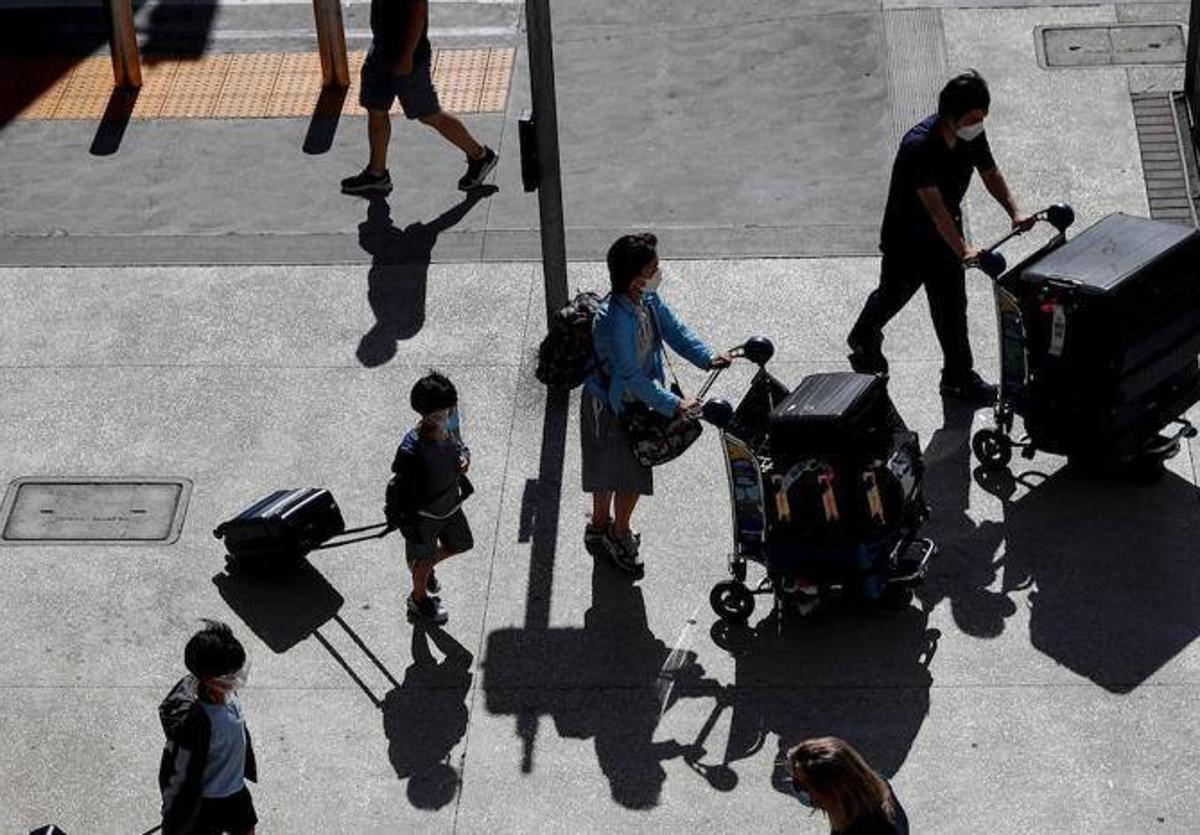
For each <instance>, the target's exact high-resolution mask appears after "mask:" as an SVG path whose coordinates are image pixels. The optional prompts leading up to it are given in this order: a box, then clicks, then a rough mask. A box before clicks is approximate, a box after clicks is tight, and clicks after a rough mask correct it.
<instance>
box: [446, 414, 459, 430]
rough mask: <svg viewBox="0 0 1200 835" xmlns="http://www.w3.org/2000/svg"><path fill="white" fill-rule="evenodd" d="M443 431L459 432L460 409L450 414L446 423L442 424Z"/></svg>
mask: <svg viewBox="0 0 1200 835" xmlns="http://www.w3.org/2000/svg"><path fill="white" fill-rule="evenodd" d="M442 429H444V430H445V431H447V432H457V431H458V409H455V410H454V411H452V412H451V413H450V415H449V416H448V417H447V418H446V420H445V422H443V423H442Z"/></svg>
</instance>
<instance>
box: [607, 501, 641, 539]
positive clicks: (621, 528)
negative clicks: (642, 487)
mask: <svg viewBox="0 0 1200 835" xmlns="http://www.w3.org/2000/svg"><path fill="white" fill-rule="evenodd" d="M640 498H641V494H639V493H617V495H616V498H615V499H614V501H613V504H614V505H615V510H616V514H615V516H616V518H615V519H614V520H613V534H614V535H616V536H624V535H625V534H627V533H629V520H630V518H631V517H632V516H633V509H634V508H635V507H637V503H638V499H640Z"/></svg>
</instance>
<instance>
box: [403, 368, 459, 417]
mask: <svg viewBox="0 0 1200 835" xmlns="http://www.w3.org/2000/svg"><path fill="white" fill-rule="evenodd" d="M408 402H409V403H410V404H411V405H412V407H413V411H414V412H416V413H417V414H419V415H421V416H422V417H424V416H425V415H428V414H431V413H433V412H436V411H438V410H439V409H449V408H452V407H454V406H456V405H458V391H457V390H456V389H455V388H454V383H452V382H450V379H449V378H448V377H447V376H446V375H445V374H442V373H440V372H437V371H433V370H430V372H429V373H428V374H426V375H425V376H424V377H422V378H421V379H419V380H417V382H416V383H414V384H413V387H412V392H411V393H410V394H409V396H408Z"/></svg>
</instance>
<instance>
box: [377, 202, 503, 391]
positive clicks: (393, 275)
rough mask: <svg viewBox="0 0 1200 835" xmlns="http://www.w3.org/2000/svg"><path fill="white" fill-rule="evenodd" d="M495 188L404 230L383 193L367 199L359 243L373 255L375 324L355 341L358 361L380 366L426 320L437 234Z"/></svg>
mask: <svg viewBox="0 0 1200 835" xmlns="http://www.w3.org/2000/svg"><path fill="white" fill-rule="evenodd" d="M497 191H499V189H497V188H496V187H495V186H482V187H480V188H477V189H473V190H472V191H469V192H467V194H466V195H465V196H464V197H463V199H462V201H461V202H459V203H458V204H457V205H455V206H452V207H451V208H449V209H447V210H446V211H444V212H442V214H441V215H439V216H438V217H437V218H435V219H434V220H431V221H430V222H429V223H419V222H418V223H411V224H409V225H408V226H406V227H404V228H403V229H401V228H399V227H398V226H396V225H395V224H394V223H393V222H392V210H391V206H390V205H388V202H387V199H386V198H384V197H372V198H370V204H369V205H368V207H367V219H366V220H365V221H363V222H362V223H360V224H359V225H358V243H359V246H361V247H362V248H363V250H364V251H366V252H367V253H369V254H370V255H371V271H370V273H369V274H368V275H367V301H368V302H369V303H370V305H371V310H372V312H374V314H375V325H374V326H373V327H372V328H371V329H370V330H369V331H367V333H366V334H364V335H363V338H362V339H361V340H360V341H359V343H358V351H357V352H356V353H357V356H358V360H359V362H361V363H362V364H363V365H365V366H366V367H367V368H375V367H377V366H380V365H383V364H384V363H386V362H388V361H389V360H391V359H392V358H393V357H394V356H396V343H397V342H399V341H400V340H403V339H411V338H412V337H414V336H416V335H417V334H418V333H419V332H420V331H421V328H422V327H423V326H424V324H425V285H426V282H427V281H428V278H429V263H430V261H431V260H432V257H433V247H434V245H435V244H436V243H437V239H438V236H439V235H441V233H442V232H445V231H446V230H447V229H449V228H451V227H452V226H454V225H455V224H457V223H458V222H459V221H461V220H462V219H463V218H464V217H466V215H467V212H469V211H471V207H473V206H474V205H475V204H476V203H478V202H479V201H480V200H482V199H483V198H485V197H489V196H491V195H493V194H495V193H496V192H497Z"/></svg>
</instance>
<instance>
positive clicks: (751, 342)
mask: <svg viewBox="0 0 1200 835" xmlns="http://www.w3.org/2000/svg"><path fill="white" fill-rule="evenodd" d="M727 353H728V354H729V356H731V357H733V358H734V359H744V360H749V361H750V362H752V363H754V364H755V365H757V366H758V367H759V368H762V367H763V366H764V365H766V364H767V363H768V362H770V361H771V357H773V356H775V344H774V343H773V342H771V340H769V339H767V338H766V337H765V336H752V337H750V338H749V339H747V340H746V341H745V342H743V343H742V344H741V345H738V346H736V347H734V348H730V349H729V351H728V352H727ZM724 370H725V369H723V368H714V369H713V370H712V371H710V372H708V378H707V379H706V380H705V381H704V385H702V386H701V387H700V391H698V392H696V399H697V400H703V399H704V395H706V394H708V390H709V389H711V388H712V387H713V383H715V382H716V381H717V378H718V377H720V376H721V372H722V371H724Z"/></svg>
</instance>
